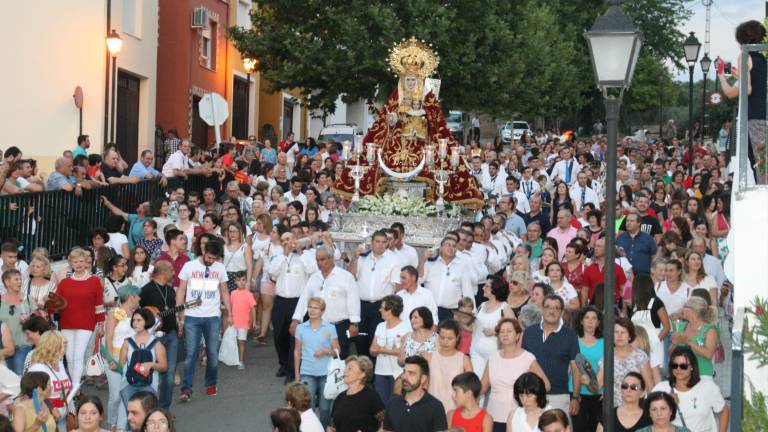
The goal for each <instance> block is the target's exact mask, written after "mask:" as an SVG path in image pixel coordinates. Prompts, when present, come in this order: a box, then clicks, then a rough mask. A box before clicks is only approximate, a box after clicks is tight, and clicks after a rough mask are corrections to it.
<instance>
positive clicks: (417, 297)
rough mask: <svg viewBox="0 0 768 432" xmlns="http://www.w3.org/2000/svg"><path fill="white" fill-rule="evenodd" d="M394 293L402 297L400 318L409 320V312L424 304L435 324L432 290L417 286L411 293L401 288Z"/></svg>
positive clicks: (435, 306)
mask: <svg viewBox="0 0 768 432" xmlns="http://www.w3.org/2000/svg"><path fill="white" fill-rule="evenodd" d="M396 295H397V296H398V297H400V298H401V299H403V312H402V313H401V314H400V319H401V320H403V321H408V322H410V321H411V319H410V317H411V312H413V310H414V309H416V308H419V307H422V306H424V307H425V308H427V309H429V312H431V313H432V322H433V323H435V324H437V322H438V319H437V303H435V298H434V297H433V296H432V292H430V291H429V290H428V289H426V288H424V287H421V286H417V287H416V290H415V291H414V292H413V293H409V292H408V291H407V290H404V289H402V290H400V291H398V292H397V294H396Z"/></svg>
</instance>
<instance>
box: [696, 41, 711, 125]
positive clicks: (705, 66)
mask: <svg viewBox="0 0 768 432" xmlns="http://www.w3.org/2000/svg"><path fill="white" fill-rule="evenodd" d="M699 64H700V65H701V72H703V73H704V81H702V84H701V85H702V88H701V138H702V139H704V131H705V130H706V129H705V128H704V122H705V120H706V118H707V116H706V113H707V73H709V67H710V66H712V60H711V59H710V58H709V53H704V57H702V58H701V61H700V62H699Z"/></svg>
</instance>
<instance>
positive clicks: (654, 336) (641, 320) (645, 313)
mask: <svg viewBox="0 0 768 432" xmlns="http://www.w3.org/2000/svg"><path fill="white" fill-rule="evenodd" d="M654 301H656V299H655V298H652V299H651V301H649V302H648V306H647V308H646V309H643V310H637V311H634V312H633V313H632V323H633V324H634V325H635V326H641V327H643V328H644V329H645V332H646V333H647V334H648V342H649V344H650V345H651V349H653V347H654V346H656V344H657V343H660V342H661V341H660V340H659V329H657V328H656V326H654V325H653V320H652V319H651V309H652V308H653V302H654Z"/></svg>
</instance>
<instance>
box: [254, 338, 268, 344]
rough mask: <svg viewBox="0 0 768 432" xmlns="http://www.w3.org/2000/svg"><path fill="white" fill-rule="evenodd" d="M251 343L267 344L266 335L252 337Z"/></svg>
mask: <svg viewBox="0 0 768 432" xmlns="http://www.w3.org/2000/svg"><path fill="white" fill-rule="evenodd" d="M253 343H254V344H255V345H259V346H264V345H266V344H267V337H266V336H256V337H255V338H253Z"/></svg>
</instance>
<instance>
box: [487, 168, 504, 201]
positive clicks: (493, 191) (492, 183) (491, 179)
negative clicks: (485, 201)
mask: <svg viewBox="0 0 768 432" xmlns="http://www.w3.org/2000/svg"><path fill="white" fill-rule="evenodd" d="M506 182H507V177H506V176H502V174H501V173H500V172H499V173H497V174H496V176H491V175H490V174H486V173H483V193H485V196H486V198H487V197H488V196H489V195H496V197H501V196H503V195H504V194H505V193H506V191H507V185H506Z"/></svg>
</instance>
